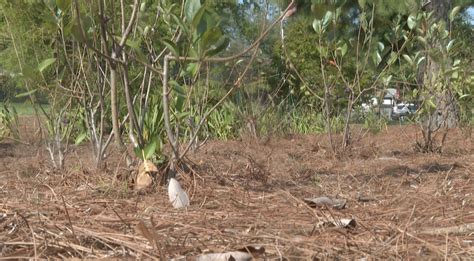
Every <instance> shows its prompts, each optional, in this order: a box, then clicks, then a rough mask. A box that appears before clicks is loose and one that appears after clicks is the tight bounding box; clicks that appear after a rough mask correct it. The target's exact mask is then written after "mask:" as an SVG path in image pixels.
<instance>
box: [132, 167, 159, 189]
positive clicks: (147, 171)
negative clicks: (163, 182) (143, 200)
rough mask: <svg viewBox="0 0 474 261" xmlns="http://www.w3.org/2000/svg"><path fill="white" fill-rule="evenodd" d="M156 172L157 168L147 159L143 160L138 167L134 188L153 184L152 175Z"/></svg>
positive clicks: (144, 187) (143, 187)
mask: <svg viewBox="0 0 474 261" xmlns="http://www.w3.org/2000/svg"><path fill="white" fill-rule="evenodd" d="M157 172H158V168H157V167H156V166H155V164H153V162H151V161H149V160H145V161H143V162H142V164H140V166H139V167H138V174H137V180H136V182H135V189H136V190H143V189H146V188H148V187H150V186H151V185H152V184H153V179H152V175H154V174H156V173H157Z"/></svg>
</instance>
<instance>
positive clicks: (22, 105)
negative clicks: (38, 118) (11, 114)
mask: <svg viewBox="0 0 474 261" xmlns="http://www.w3.org/2000/svg"><path fill="white" fill-rule="evenodd" d="M3 104H4V103H3V102H0V107H3ZM8 106H9V107H13V108H15V110H16V112H17V114H18V115H26V116H28V115H33V114H35V109H34V108H33V105H32V104H31V103H28V102H13V103H8ZM41 106H43V108H44V109H45V110H48V109H49V105H47V104H43V105H41ZM38 109H39V108H38Z"/></svg>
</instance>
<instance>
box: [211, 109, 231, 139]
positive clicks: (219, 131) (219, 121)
mask: <svg viewBox="0 0 474 261" xmlns="http://www.w3.org/2000/svg"><path fill="white" fill-rule="evenodd" d="M236 122H237V115H236V113H235V111H234V110H233V107H232V104H230V103H226V104H224V106H222V108H220V109H218V110H215V111H213V112H212V113H211V114H210V115H209V118H208V119H207V125H208V127H209V132H210V133H211V135H213V136H214V137H216V138H218V139H223V140H228V139H231V138H235V137H236V136H237V133H238V129H239V128H238V127H237V124H236Z"/></svg>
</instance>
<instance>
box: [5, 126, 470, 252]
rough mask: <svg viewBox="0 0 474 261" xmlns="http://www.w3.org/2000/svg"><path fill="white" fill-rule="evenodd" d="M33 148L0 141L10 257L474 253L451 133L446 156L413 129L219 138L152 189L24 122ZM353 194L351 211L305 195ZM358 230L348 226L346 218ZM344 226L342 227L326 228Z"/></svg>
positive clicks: (461, 166)
mask: <svg viewBox="0 0 474 261" xmlns="http://www.w3.org/2000/svg"><path fill="white" fill-rule="evenodd" d="M23 123H24V124H23V125H22V126H24V130H22V132H23V133H24V136H25V137H27V138H25V141H26V143H29V144H22V143H18V142H13V141H3V142H1V143H0V257H1V259H3V258H133V259H135V258H141V259H160V258H161V259H171V258H177V257H183V256H185V257H186V258H187V259H186V258H184V257H183V258H182V260H185V259H186V260H193V258H195V257H197V256H199V255H201V254H203V253H221V252H227V251H235V250H238V249H242V248H245V247H263V248H264V249H265V251H264V253H260V255H259V256H258V257H257V259H261V258H267V259H287V260H299V259H303V260H308V259H327V258H331V259H333V258H342V259H361V258H367V259H408V258H415V259H418V258H423V259H428V258H436V259H438V258H446V257H447V258H453V259H463V258H467V259H469V258H472V257H474V181H473V178H474V176H473V170H474V156H473V151H474V150H473V149H474V147H473V144H472V138H469V137H465V136H464V135H463V134H462V133H461V131H459V130H453V131H451V132H450V134H449V135H448V139H447V142H446V147H445V149H444V151H443V153H442V154H422V153H418V152H415V150H414V143H415V140H416V138H417V135H418V138H420V137H419V133H418V131H417V128H416V127H415V126H390V127H389V128H388V129H387V130H386V131H383V132H382V133H379V134H377V135H372V134H367V135H365V136H364V137H363V138H362V139H360V140H359V141H357V142H355V143H354V144H352V148H351V150H350V152H349V153H346V154H345V155H342V156H340V157H334V156H333V154H332V153H331V151H330V149H329V145H328V141H327V138H326V136H324V135H306V136H301V135H288V136H286V137H272V138H270V140H268V141H266V142H263V141H256V140H254V139H242V140H239V141H209V142H208V143H207V144H206V145H205V146H204V147H203V148H201V149H200V150H198V151H197V152H195V153H191V154H190V155H189V157H188V163H190V164H189V166H190V168H191V169H190V170H188V171H187V172H182V173H181V175H179V180H180V182H181V184H182V185H183V187H184V188H185V189H186V190H187V191H188V194H189V195H190V198H191V206H190V207H189V208H187V209H173V208H172V207H171V205H170V203H169V202H168V196H167V194H166V187H164V186H156V187H155V188H154V189H152V190H151V191H149V192H147V193H145V194H143V193H137V192H136V191H134V190H133V186H132V185H131V184H129V182H127V181H124V179H121V178H118V177H123V176H124V175H133V173H134V169H127V168H126V167H125V163H124V160H123V155H117V154H114V153H113V152H112V153H111V155H110V156H109V157H110V160H109V162H108V164H107V166H106V168H105V169H104V170H96V169H95V168H94V164H93V162H92V155H91V152H90V151H89V147H88V145H81V146H78V147H75V146H71V147H70V150H69V152H68V154H67V158H66V168H65V169H64V170H54V169H53V168H51V166H50V164H49V161H48V154H47V153H46V150H45V148H44V146H42V145H41V142H39V140H38V139H37V138H36V136H35V135H36V134H35V127H34V126H33V124H30V123H31V120H25V119H23ZM320 196H326V197H329V198H334V199H343V200H346V202H347V204H346V206H345V208H343V209H336V208H331V207H328V206H323V207H315V208H313V207H311V206H309V205H308V204H306V203H305V202H304V199H305V198H312V197H320ZM346 218H347V219H353V220H354V221H355V223H352V226H349V227H341V226H338V224H339V222H338V221H339V220H340V219H346ZM331 222H332V223H334V224H335V226H331V225H328V224H330V223H331Z"/></svg>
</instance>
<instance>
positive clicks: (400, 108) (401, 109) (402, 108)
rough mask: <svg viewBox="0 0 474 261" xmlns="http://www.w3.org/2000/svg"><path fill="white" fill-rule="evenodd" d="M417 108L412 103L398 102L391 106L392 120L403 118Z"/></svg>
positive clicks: (414, 111)
mask: <svg viewBox="0 0 474 261" xmlns="http://www.w3.org/2000/svg"><path fill="white" fill-rule="evenodd" d="M417 109H418V108H417V106H416V105H415V104H414V103H399V104H397V105H395V106H393V109H392V120H399V119H400V120H403V118H404V117H406V116H410V115H412V114H414V113H416V111H417Z"/></svg>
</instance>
